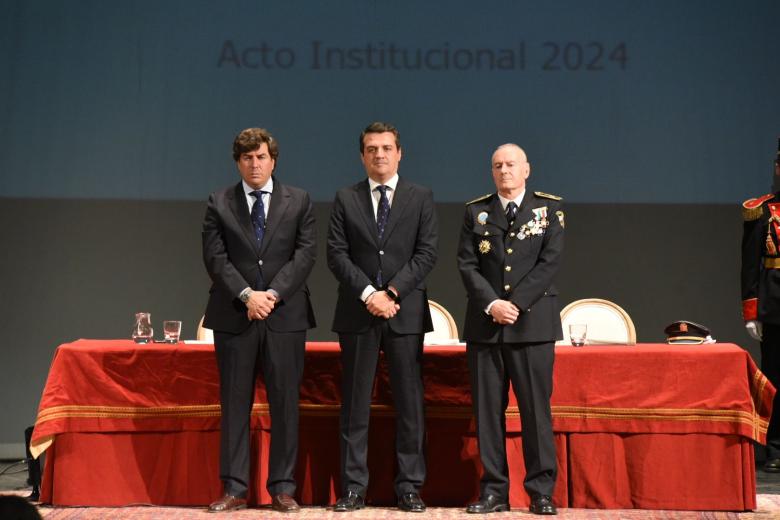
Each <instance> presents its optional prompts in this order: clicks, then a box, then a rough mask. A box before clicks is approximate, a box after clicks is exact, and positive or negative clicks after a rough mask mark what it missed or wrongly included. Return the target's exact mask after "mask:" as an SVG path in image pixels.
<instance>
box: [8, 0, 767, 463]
mask: <svg viewBox="0 0 780 520" xmlns="http://www.w3.org/2000/svg"><path fill="white" fill-rule="evenodd" d="M779 19H780V3H777V2H775V1H772V0H764V1H758V0H755V1H746V2H739V3H737V2H733V1H730V0H710V1H704V0H692V1H689V2H676V1H672V0H660V1H655V2H624V1H617V0H603V1H602V0H585V1H575V0H568V1H564V0H561V1H556V2H542V1H510V0H506V1H487V2H482V3H480V4H479V5H476V4H474V3H473V2H466V1H465V0H453V1H431V2H424V3H420V2H413V1H410V0H399V1H397V2H394V3H392V4H387V3H382V2H376V1H358V0H346V1H342V2H325V3H317V2H304V1H281V0H273V1H258V0H253V1H250V0H243V1H225V2H213V1H205V0H203V1H199V0H187V1H184V0H177V1H156V2H155V1H147V0H138V1H132V0H129V1H125V2H103V1H97V0H95V1H87V0H76V1H71V2H58V1H54V0H18V1H15V0H0V218H1V219H2V222H3V224H4V225H3V226H2V229H0V244H2V245H3V254H2V255H0V273H2V274H0V276H2V297H0V330H2V331H3V333H4V335H3V340H4V342H5V344H4V345H3V346H2V351H1V352H2V353H1V354H0V395H2V397H0V409H1V410H3V412H2V413H3V414H4V415H3V417H2V420H0V457H4V456H16V454H18V453H19V446H20V444H21V442H22V439H23V437H22V433H23V429H24V427H25V426H27V425H29V424H32V422H33V420H34V417H35V412H36V408H37V403H38V399H39V396H40V390H41V388H42V387H43V381H44V379H45V376H46V373H47V368H48V363H49V360H50V359H51V355H52V353H53V349H54V347H55V346H56V345H57V344H58V343H60V342H64V341H69V340H72V339H75V338H76V337H122V336H127V335H129V332H130V326H131V323H132V315H133V313H134V312H135V311H139V310H145V311H150V312H152V316H153V319H154V322H155V326H156V327H157V328H158V329H159V328H160V327H161V322H162V320H163V319H168V318H181V319H183V320H184V321H185V329H184V335H185V336H187V337H191V336H192V335H193V334H194V325H195V323H197V320H198V319H199V317H200V316H201V314H202V312H203V305H204V303H205V299H206V293H207V290H208V280H207V277H206V275H205V273H204V271H203V268H202V265H201V261H200V223H201V219H202V215H203V211H204V208H205V205H204V201H205V200H206V198H207V197H208V194H209V193H210V192H211V191H213V190H215V189H217V188H218V187H221V186H224V185H226V184H229V183H232V182H235V181H237V179H238V177H237V174H236V171H235V165H234V164H233V162H232V160H231V157H230V146H231V143H232V139H233V137H234V136H235V134H236V133H237V132H238V131H240V130H241V129H243V128H245V127H248V126H264V127H267V128H269V129H270V130H271V131H272V132H273V133H274V134H275V135H276V137H277V138H278V140H279V142H280V145H281V155H280V158H279V161H278V167H277V174H278V175H279V177H280V179H281V180H283V181H284V182H289V183H291V184H295V185H298V186H300V187H302V188H305V189H307V190H308V191H310V193H311V194H312V196H313V198H314V200H315V201H317V204H316V211H317V218H318V225H319V229H320V258H319V260H318V263H317V265H316V267H315V272H314V274H313V275H312V278H311V281H310V286H311V289H312V293H313V298H314V303H315V307H316V311H317V319H318V322H319V326H318V328H317V329H315V330H314V331H312V333H311V334H310V337H311V338H312V339H331V338H332V337H333V336H332V334H331V333H330V332H329V322H330V320H331V319H332V316H331V314H330V313H331V309H332V303H333V301H334V300H335V294H334V291H335V282H334V281H333V279H332V277H331V275H330V273H329V272H328V271H327V268H326V266H325V263H324V247H323V242H324V236H325V231H326V227H327V218H328V213H329V209H330V206H329V203H330V201H331V200H332V199H333V195H334V193H335V191H336V190H337V189H338V188H339V187H341V186H344V185H346V184H350V183H352V182H355V181H356V180H358V179H360V178H362V177H363V176H364V172H363V171H362V167H361V165H360V162H359V158H358V135H359V133H360V130H361V129H362V128H363V127H364V126H365V125H366V124H367V123H369V122H371V121H373V120H377V119H379V120H387V121H390V122H393V123H395V124H396V125H397V126H398V127H399V128H400V130H401V139H402V144H403V149H404V157H403V161H402V162H401V174H402V175H405V176H407V177H408V178H410V179H412V180H414V181H417V182H420V183H422V184H426V185H429V186H431V187H432V188H433V189H434V192H435V196H436V200H437V203H438V210H439V213H440V217H441V243H440V260H439V263H438V265H437V267H436V269H435V271H434V273H433V274H432V276H431V278H430V283H429V287H430V296H431V298H433V299H435V300H438V301H440V302H442V303H443V304H444V305H445V306H446V307H448V308H449V309H451V310H452V311H453V314H454V315H455V317H456V319H457V321H458V322H459V324H460V323H461V322H462V317H463V309H464V307H465V301H464V292H463V290H462V288H461V285H460V282H459V281H458V275H457V272H456V270H455V259H454V255H455V250H456V241H457V233H458V227H459V225H460V222H461V218H462V213H463V203H464V202H465V201H467V200H470V199H472V198H474V197H476V196H479V195H482V194H484V193H487V192H489V191H490V190H491V189H492V184H491V180H490V175H489V158H490V154H491V152H492V151H493V149H494V148H495V147H496V146H497V145H499V144H501V143H504V142H508V141H511V142H516V143H518V144H520V145H522V146H523V147H525V148H526V150H527V152H528V156H529V158H530V161H531V164H532V176H531V181H532V182H531V188H532V189H535V190H542V191H546V192H549V193H555V194H558V195H561V196H563V197H564V200H565V203H566V210H567V218H566V222H567V250H566V258H565V262H564V265H563V270H562V272H561V276H560V280H559V285H560V287H561V292H562V296H563V298H562V300H563V302H562V303H564V304H565V303H568V302H569V301H571V300H573V299H577V298H583V297H603V298H609V299H612V300H614V301H616V302H617V303H619V304H620V305H622V306H623V307H624V308H626V310H627V311H628V312H629V314H631V315H632V317H633V318H634V320H635V322H636V325H637V331H638V335H639V339H640V340H641V341H657V340H660V339H662V337H663V336H662V329H663V326H664V325H665V324H666V323H667V322H670V321H673V320H676V319H691V320H694V321H701V322H703V323H705V324H707V325H709V326H711V327H712V328H713V331H714V334H715V336H716V337H717V338H718V339H721V340H728V341H733V342H736V343H739V344H742V345H743V346H745V347H746V348H749V349H751V351H755V350H756V345H755V344H754V343H753V342H751V341H750V340H748V338H747V335H745V334H744V333H743V331H742V328H741V321H740V316H739V311H740V306H739V299H740V298H739V287H738V279H739V273H738V271H739V251H738V248H739V240H740V233H741V219H740V213H739V203H740V202H741V201H742V200H743V199H745V198H748V197H752V196H757V195H760V194H763V193H766V192H767V191H769V189H770V185H771V183H772V178H771V172H772V169H771V165H772V160H773V159H774V155H775V147H776V141H775V139H776V136H777V135H778V134H780V97H778V96H777V92H778V87H780V68H779V67H777V63H778V57H779V56H780V33H779V32H778V31H777V30H776V24H777V20H779Z"/></svg>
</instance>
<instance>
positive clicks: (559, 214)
mask: <svg viewBox="0 0 780 520" xmlns="http://www.w3.org/2000/svg"><path fill="white" fill-rule="evenodd" d="M555 214H556V215H558V222H560V223H561V227H562V228H565V227H566V226H565V225H564V224H563V211H556V212H555Z"/></svg>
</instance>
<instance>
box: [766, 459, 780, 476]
mask: <svg viewBox="0 0 780 520" xmlns="http://www.w3.org/2000/svg"><path fill="white" fill-rule="evenodd" d="M764 471H766V472H767V473H780V459H766V462H764Z"/></svg>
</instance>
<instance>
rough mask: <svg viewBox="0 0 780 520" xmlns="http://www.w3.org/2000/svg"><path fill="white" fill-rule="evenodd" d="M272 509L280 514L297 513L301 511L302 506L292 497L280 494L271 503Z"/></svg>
mask: <svg viewBox="0 0 780 520" xmlns="http://www.w3.org/2000/svg"><path fill="white" fill-rule="evenodd" d="M271 509H273V510H274V511H279V512H280V513H297V512H298V511H300V510H301V506H299V505H298V502H296V501H295V499H294V498H293V497H291V496H290V495H287V494H285V493H280V494H278V495H275V496H274V498H273V501H272V502H271Z"/></svg>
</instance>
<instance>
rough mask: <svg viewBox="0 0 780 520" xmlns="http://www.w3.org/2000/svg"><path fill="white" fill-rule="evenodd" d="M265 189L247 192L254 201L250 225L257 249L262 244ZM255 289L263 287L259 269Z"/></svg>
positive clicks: (261, 273)
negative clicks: (253, 229)
mask: <svg viewBox="0 0 780 520" xmlns="http://www.w3.org/2000/svg"><path fill="white" fill-rule="evenodd" d="M264 193H268V192H267V191H262V190H256V191H252V192H250V193H249V194H250V195H251V196H253V197H254V198H255V199H257V200H256V201H255V203H254V204H253V205H252V213H251V214H250V216H251V217H252V226H254V228H255V237H256V238H257V247H258V249H259V248H261V247H262V246H263V236H264V235H265V206H264V205H263V194H264ZM254 288H255V289H256V290H261V289H263V272H262V270H260V271H259V272H258V274H257V280H256V281H255V287H254Z"/></svg>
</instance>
